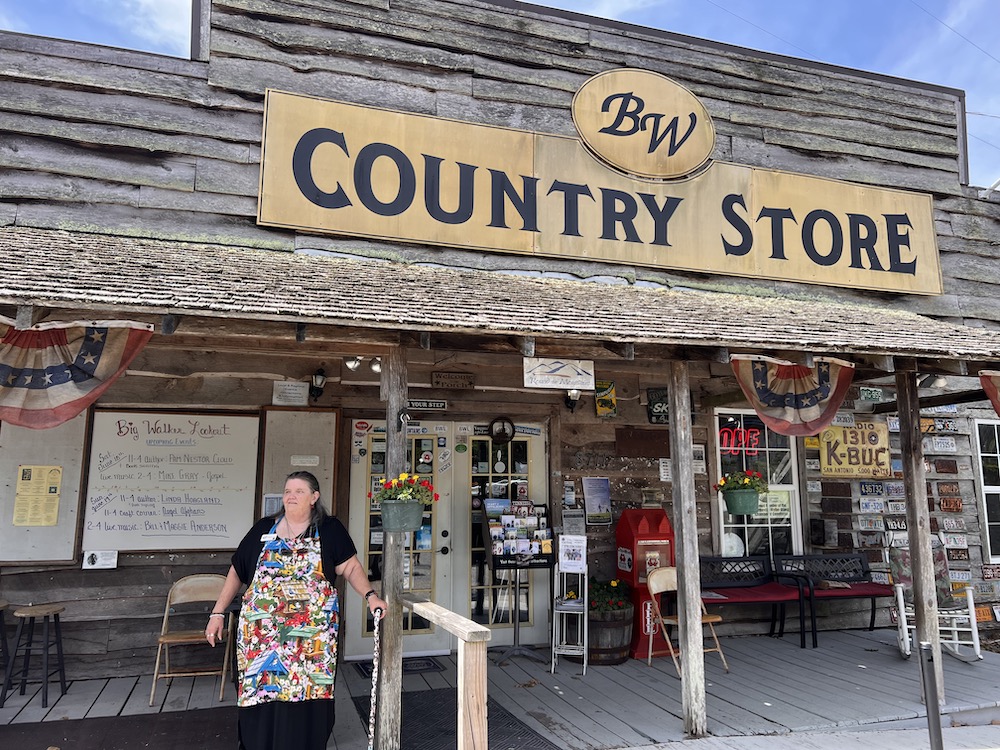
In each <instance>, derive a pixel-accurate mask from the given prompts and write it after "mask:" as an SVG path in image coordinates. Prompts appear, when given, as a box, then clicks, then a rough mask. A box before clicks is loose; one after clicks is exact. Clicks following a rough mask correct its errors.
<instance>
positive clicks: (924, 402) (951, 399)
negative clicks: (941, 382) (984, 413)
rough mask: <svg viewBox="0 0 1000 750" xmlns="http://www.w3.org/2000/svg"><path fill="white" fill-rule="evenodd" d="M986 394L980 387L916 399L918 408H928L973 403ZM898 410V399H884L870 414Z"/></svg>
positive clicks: (891, 412) (981, 399) (984, 397)
mask: <svg viewBox="0 0 1000 750" xmlns="http://www.w3.org/2000/svg"><path fill="white" fill-rule="evenodd" d="M986 400H988V396H987V395H986V394H985V393H984V392H983V389H982V388H974V389H972V390H971V391H955V392H954V393H942V394H940V395H937V396H924V397H923V398H921V399H918V400H917V403H918V404H919V408H920V409H929V408H930V407H932V406H950V405H951V404H974V403H976V402H977V401H986ZM898 410H899V401H886V402H885V403H884V404H875V408H874V409H872V411H871V413H872V414H895V413H896V411H898Z"/></svg>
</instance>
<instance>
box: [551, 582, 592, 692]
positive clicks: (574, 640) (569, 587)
mask: <svg viewBox="0 0 1000 750" xmlns="http://www.w3.org/2000/svg"><path fill="white" fill-rule="evenodd" d="M553 585H554V591H553V600H552V666H551V669H550V671H551V672H552V674H555V672H556V664H558V663H559V656H560V655H563V656H578V657H581V658H582V659H583V674H587V637H588V635H589V633H588V632H587V631H588V627H587V623H588V618H587V596H588V594H587V567H586V565H584V567H583V571H582V572H572V573H567V572H565V571H564V570H562V569H561V568H560V567H559V565H556V567H555V575H554V584H553Z"/></svg>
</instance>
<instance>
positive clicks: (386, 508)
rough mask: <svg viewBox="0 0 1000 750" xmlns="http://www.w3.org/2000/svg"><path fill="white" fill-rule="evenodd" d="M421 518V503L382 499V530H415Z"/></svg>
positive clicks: (422, 511) (421, 520)
mask: <svg viewBox="0 0 1000 750" xmlns="http://www.w3.org/2000/svg"><path fill="white" fill-rule="evenodd" d="M423 520H424V504H423V503H418V502H414V501H412V500H383V501H382V530H383V531H416V530H417V529H419V528H420V524H421V523H422V522H423Z"/></svg>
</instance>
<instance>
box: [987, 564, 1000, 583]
mask: <svg viewBox="0 0 1000 750" xmlns="http://www.w3.org/2000/svg"><path fill="white" fill-rule="evenodd" d="M983 580H984V581H994V580H996V581H1000V565H996V564H991V563H985V564H984V565H983Z"/></svg>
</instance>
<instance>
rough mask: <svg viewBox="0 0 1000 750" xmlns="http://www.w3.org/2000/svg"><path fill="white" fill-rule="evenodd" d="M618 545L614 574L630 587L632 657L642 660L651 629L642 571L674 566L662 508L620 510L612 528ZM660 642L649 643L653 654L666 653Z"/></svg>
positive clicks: (670, 528)
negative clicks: (619, 517) (632, 609)
mask: <svg viewBox="0 0 1000 750" xmlns="http://www.w3.org/2000/svg"><path fill="white" fill-rule="evenodd" d="M615 542H616V543H617V546H618V577H619V578H620V579H622V580H623V581H626V582H627V583H628V584H629V585H630V586H631V587H632V605H633V606H634V607H635V610H634V612H635V614H634V620H633V623H632V647H631V650H630V653H631V655H632V657H633V658H634V659H645V658H646V652H647V650H648V648H649V637H650V632H651V628H652V607H651V605H650V599H651V598H652V597H650V595H649V589H647V588H646V574H647V573H648V572H649V571H650V570H652V569H654V568H659V567H661V566H664V565H667V566H673V565H674V527H673V526H671V525H670V519H668V518H667V514H666V513H665V512H664V511H663V509H662V508H631V509H629V510H626V511H624V512H623V513H622V517H621V520H619V521H618V526H617V528H616V529H615ZM669 653H670V652H669V651H667V647H666V644H665V643H664V642H662V641H661V642H660V643H656V642H654V643H653V654H654V655H655V656H661V655H666V654H669Z"/></svg>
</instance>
